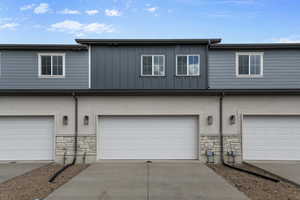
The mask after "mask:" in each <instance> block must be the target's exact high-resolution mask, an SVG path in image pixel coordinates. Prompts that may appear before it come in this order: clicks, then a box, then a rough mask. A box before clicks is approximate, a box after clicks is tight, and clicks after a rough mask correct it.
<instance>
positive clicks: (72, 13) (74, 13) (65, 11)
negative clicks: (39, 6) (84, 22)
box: [60, 8, 80, 15]
mask: <svg viewBox="0 0 300 200" xmlns="http://www.w3.org/2000/svg"><path fill="white" fill-rule="evenodd" d="M60 13H61V14H65V15H79V14H80V11H79V10H70V9H68V8H66V9H64V10H62V11H60Z"/></svg>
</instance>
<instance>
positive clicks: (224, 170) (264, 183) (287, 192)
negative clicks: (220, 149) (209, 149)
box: [208, 164, 300, 200]
mask: <svg viewBox="0 0 300 200" xmlns="http://www.w3.org/2000/svg"><path fill="white" fill-rule="evenodd" d="M208 166H209V167H210V168H211V169H213V170H214V171H215V172H216V173H217V174H219V175H221V176H222V177H224V178H225V179H226V180H227V181H228V182H229V183H230V184H232V185H233V186H235V187H236V188H237V189H238V190H240V191H242V192H244V193H245V194H246V195H247V196H248V197H249V198H250V199H252V200H300V187H297V186H295V185H293V184H290V183H287V182H284V181H280V182H279V183H275V182H272V181H269V180H265V179H262V178H259V177H256V176H253V175H250V174H247V173H243V172H240V171H237V170H234V169H230V168H228V167H226V166H224V165H208ZM235 166H236V167H239V168H243V169H248V170H251V171H254V172H257V173H260V174H264V175H267V176H270V177H272V176H271V175H270V174H267V173H265V172H264V171H262V170H260V169H258V168H255V167H252V166H249V165H247V164H240V165H235ZM273 178H275V177H273Z"/></svg>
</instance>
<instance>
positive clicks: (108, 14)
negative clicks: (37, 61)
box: [0, 0, 300, 43]
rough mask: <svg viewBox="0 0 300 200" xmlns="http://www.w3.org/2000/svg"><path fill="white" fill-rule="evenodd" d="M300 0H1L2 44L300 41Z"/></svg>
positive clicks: (0, 35) (0, 23)
mask: <svg viewBox="0 0 300 200" xmlns="http://www.w3.org/2000/svg"><path fill="white" fill-rule="evenodd" d="M299 7H300V1H299V0H0V43H74V38H222V39H223V42H224V43H251V42H265V43H266V42H300V12H299Z"/></svg>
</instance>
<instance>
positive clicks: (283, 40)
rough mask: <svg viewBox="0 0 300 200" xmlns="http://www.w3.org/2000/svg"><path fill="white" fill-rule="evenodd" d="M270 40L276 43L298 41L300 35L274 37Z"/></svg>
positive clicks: (299, 40)
mask: <svg viewBox="0 0 300 200" xmlns="http://www.w3.org/2000/svg"><path fill="white" fill-rule="evenodd" d="M272 41H273V42H277V43H300V36H290V37H281V38H274V39H273V40H272Z"/></svg>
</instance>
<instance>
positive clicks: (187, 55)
mask: <svg viewBox="0 0 300 200" xmlns="http://www.w3.org/2000/svg"><path fill="white" fill-rule="evenodd" d="M178 56H186V57H187V61H186V64H187V74H186V75H184V74H178ZM189 56H197V57H198V60H199V63H198V66H199V70H198V74H189V73H190V71H189V69H188V67H189ZM200 63H201V56H200V54H177V55H176V76H200V74H201V72H200V69H201V68H200V67H201V64H200Z"/></svg>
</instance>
